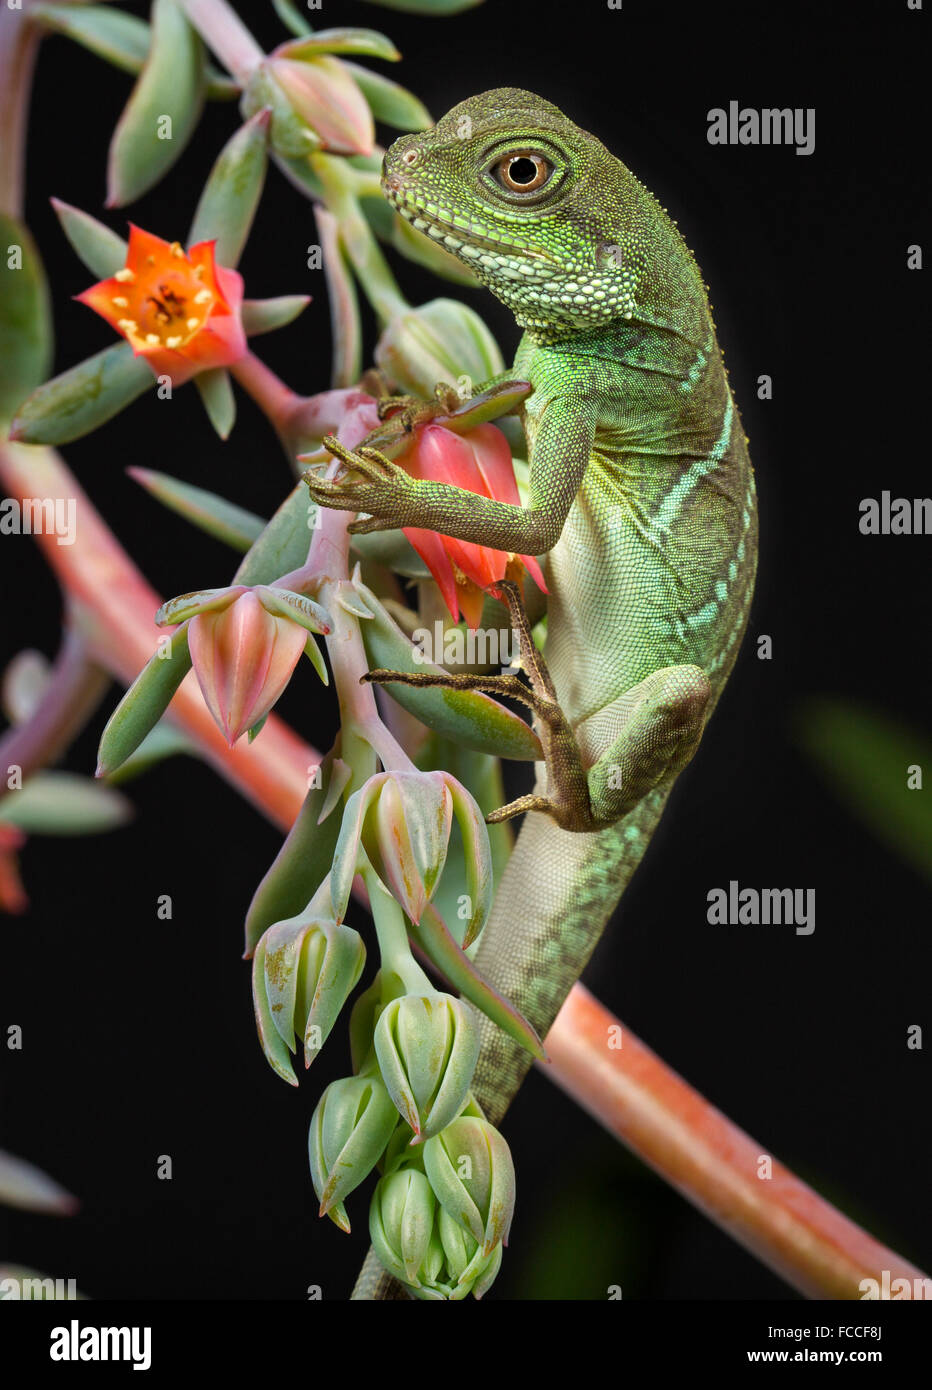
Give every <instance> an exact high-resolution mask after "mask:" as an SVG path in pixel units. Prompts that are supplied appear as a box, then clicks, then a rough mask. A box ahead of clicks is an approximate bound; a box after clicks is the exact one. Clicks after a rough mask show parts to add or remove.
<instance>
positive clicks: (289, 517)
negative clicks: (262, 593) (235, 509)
mask: <svg viewBox="0 0 932 1390" xmlns="http://www.w3.org/2000/svg"><path fill="white" fill-rule="evenodd" d="M316 515H317V509H316V507H315V506H314V503H313V502H312V501H311V498H310V494H309V492H308V490H307V487H306V486H305V484H304V483H298V484H297V485H296V486H295V488H294V490H293V491H292V492H290V493H289V494H288V496H287V497H286V498H285V500H284V502H283V503H282V504H281V506H280V507H279V509H278V511H277V512H276V513H275V515H274V516H273V517H272V519H271V521H270V522H269V523H268V525H267V526H266V528H265V530H264V531H263V532H262V535H261V536H260V537H259V539H258V540H257V541H256V543H255V545H254V546H253V547H252V549H251V550H250V551H249V554H248V555H246V556H244V558H243V561H242V564H241V565H240V567H239V569H238V570H237V571H236V575H235V577H234V580H233V582H234V584H271V582H272V581H273V580H274V579H278V578H279V576H280V575H283V574H290V573H291V571H292V570H296V569H300V567H301V566H302V565H303V564H304V562H305V560H306V559H307V552H308V547H309V546H310V543H311V531H312V529H313V525H314V518H315V516H316Z"/></svg>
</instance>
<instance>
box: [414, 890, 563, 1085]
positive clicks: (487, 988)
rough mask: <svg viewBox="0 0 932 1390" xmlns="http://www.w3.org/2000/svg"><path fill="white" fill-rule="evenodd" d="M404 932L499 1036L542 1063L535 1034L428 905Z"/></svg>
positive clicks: (541, 1049)
mask: <svg viewBox="0 0 932 1390" xmlns="http://www.w3.org/2000/svg"><path fill="white" fill-rule="evenodd" d="M408 932H409V934H410V935H411V937H412V938H413V939H414V941H415V942H416V943H417V945H418V946H420V948H421V950H422V951H423V952H424V954H425V955H426V956H427V958H428V959H429V960H430V961H431V962H432V964H433V965H435V966H436V968H437V969H438V970H439V971H440V973H441V974H442V975H444V976H445V977H446V979H447V980H448V981H449V982H450V984H451V985H452V986H453V987H454V989H456V990H458V991H459V993H460V994H461V995H462V996H463V998H464V999H468V1000H469V1002H470V1004H474V1005H475V1007H476V1008H477V1009H481V1011H482V1012H483V1013H484V1014H485V1015H486V1016H487V1017H488V1018H490V1019H491V1020H492V1022H493V1023H497V1024H498V1026H499V1028H501V1029H502V1030H503V1032H505V1033H507V1034H508V1036H509V1037H510V1038H514V1040H515V1042H516V1043H519V1044H520V1045H521V1047H523V1048H525V1049H526V1050H527V1051H528V1052H530V1053H531V1054H532V1056H534V1057H539V1058H540V1059H541V1060H542V1061H545V1060H546V1057H547V1054H546V1052H545V1051H544V1048H543V1044H542V1043H541V1040H540V1038H539V1037H538V1036H537V1033H536V1032H535V1031H534V1029H533V1028H532V1027H531V1025H530V1024H529V1023H528V1021H527V1019H526V1018H525V1017H524V1015H523V1014H522V1013H521V1012H520V1011H519V1010H518V1009H516V1008H515V1006H514V1004H512V1003H511V1001H510V1000H509V999H506V998H505V996H504V995H502V994H499V992H498V990H497V989H495V988H494V987H493V986H492V985H490V984H489V982H488V980H487V979H486V978H485V977H484V976H483V975H481V974H480V973H479V971H478V970H477V969H476V967H475V966H474V965H473V963H472V961H471V960H470V959H469V957H468V956H467V955H466V954H465V953H464V951H463V950H462V948H461V947H460V946H459V945H458V944H457V942H456V940H455V939H454V937H453V936H452V935H451V934H450V932H449V930H448V929H447V925H446V923H445V922H444V920H443V918H442V917H441V916H440V914H439V912H438V911H437V909H436V908H435V907H434V906H433V904H432V903H428V904H427V907H426V908H425V910H424V914H423V916H422V917H421V921H420V925H417V924H415V923H414V922H411V923H409V926H408Z"/></svg>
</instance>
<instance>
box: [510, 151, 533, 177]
mask: <svg viewBox="0 0 932 1390" xmlns="http://www.w3.org/2000/svg"><path fill="white" fill-rule="evenodd" d="M508 176H509V178H510V179H511V181H512V183H533V182H534V180H535V179H536V177H537V165H536V164H535V163H534V161H533V159H528V158H527V157H526V156H525V155H522V156H521V158H520V159H513V160H512V161H511V163H510V164H509V166H508Z"/></svg>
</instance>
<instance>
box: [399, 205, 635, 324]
mask: <svg viewBox="0 0 932 1390" xmlns="http://www.w3.org/2000/svg"><path fill="white" fill-rule="evenodd" d="M382 190H383V192H384V194H385V197H386V198H387V200H388V201H389V203H391V205H392V207H394V208H395V209H396V211H397V212H399V213H400V214H401V216H402V217H403V218H405V220H406V221H407V222H410V223H411V225H412V226H413V227H414V229H415V230H416V231H419V232H422V233H423V234H424V235H425V236H429V237H430V238H431V240H432V241H435V242H437V243H438V244H439V245H441V246H443V247H444V248H445V249H446V250H448V251H450V252H451V253H452V254H453V255H455V256H457V257H458V258H459V259H460V260H462V261H463V262H464V263H465V264H466V265H468V266H469V268H470V269H471V270H472V271H474V273H475V274H476V276H477V277H478V278H479V279H480V280H481V281H483V282H484V283H485V284H486V285H487V286H488V288H489V289H490V290H491V291H492V293H493V294H494V295H495V296H496V297H497V298H498V299H501V300H502V302H503V303H505V304H507V305H508V307H509V308H510V309H511V311H512V313H513V314H514V316H515V318H516V320H517V322H518V323H519V324H520V326H521V327H522V328H524V329H526V330H527V332H528V333H529V334H530V335H531V336H532V337H533V338H534V339H535V340H536V341H538V342H540V343H547V342H556V341H558V340H559V339H560V338H563V337H566V336H568V335H569V334H571V333H574V332H578V331H579V330H580V329H586V328H595V327H598V326H599V325H601V324H605V323H609V322H611V321H612V320H613V319H618V318H627V319H630V318H632V317H633V316H634V312H635V303H634V294H633V291H634V277H633V275H632V274H631V272H630V271H624V272H622V271H620V270H619V269H618V268H617V267H615V268H613V269H611V270H605V271H601V270H595V269H593V267H592V266H591V265H583V264H581V263H580V264H564V263H562V262H559V261H554V260H553V259H552V258H551V257H549V256H548V255H547V254H546V253H545V252H543V251H542V250H541V249H539V248H537V247H534V246H529V245H526V246H522V245H520V244H516V243H514V242H507V241H504V240H501V239H499V238H496V237H494V236H493V235H492V234H491V232H490V231H489V229H488V228H487V227H485V226H482V225H477V224H475V223H473V222H470V221H469V220H468V219H467V218H466V217H464V216H462V215H459V214H453V213H451V212H448V211H447V210H446V209H444V208H442V207H440V206H438V205H437V204H436V203H433V202H429V201H427V200H426V199H421V198H419V197H418V196H416V195H415V194H413V193H411V192H409V191H407V190H406V189H404V188H401V187H399V186H398V185H397V184H395V183H393V182H391V181H389V180H388V179H384V180H383V182H382Z"/></svg>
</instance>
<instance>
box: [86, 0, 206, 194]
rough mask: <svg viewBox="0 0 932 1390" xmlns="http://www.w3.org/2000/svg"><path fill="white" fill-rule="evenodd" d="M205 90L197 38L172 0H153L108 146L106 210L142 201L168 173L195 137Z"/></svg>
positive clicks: (199, 42) (201, 52) (202, 52)
mask: <svg viewBox="0 0 932 1390" xmlns="http://www.w3.org/2000/svg"><path fill="white" fill-rule="evenodd" d="M204 88H205V76H204V46H203V44H202V43H201V40H200V38H199V36H198V35H197V34H196V33H195V31H194V29H192V27H191V25H190V24H189V23H188V21H187V19H186V18H185V16H184V15H183V13H182V12H181V10H180V9H179V8H178V6H177V5H176V4H175V0H153V5H152V44H151V47H150V50H149V56H148V58H147V59H146V62H145V65H144V67H143V69H142V72H141V73H140V75H139V79H138V81H137V83H136V85H135V87H134V88H133V91H132V93H131V95H130V99H129V101H128V102H127V104H126V107H125V109H124V111H123V114H122V116H121V117H120V119H119V121H118V122H117V127H116V130H115V131H114V133H113V140H112V141H111V144H110V155H109V160H108V168H107V206H108V207H122V206H123V205H124V204H126V203H131V202H132V201H133V200H134V199H135V198H139V197H141V196H142V194H143V193H145V192H147V190H148V189H150V188H152V187H153V186H154V185H155V184H157V183H158V181H159V179H160V178H161V177H162V175H163V174H165V173H166V172H167V170H168V169H170V168H171V166H172V165H173V164H174V163H175V161H176V160H177V159H178V158H179V156H180V155H181V153H182V151H183V149H184V147H185V145H186V144H187V143H188V140H189V139H190V138H191V135H192V134H193V133H194V128H195V126H196V125H197V120H198V116H199V115H200V112H201V107H202V105H203V102H204ZM169 122H170V125H169V124H168V123H169Z"/></svg>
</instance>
